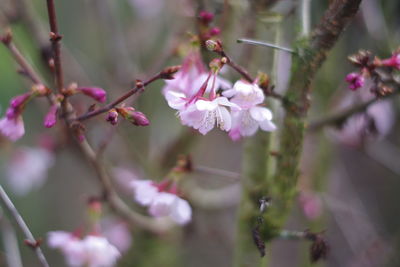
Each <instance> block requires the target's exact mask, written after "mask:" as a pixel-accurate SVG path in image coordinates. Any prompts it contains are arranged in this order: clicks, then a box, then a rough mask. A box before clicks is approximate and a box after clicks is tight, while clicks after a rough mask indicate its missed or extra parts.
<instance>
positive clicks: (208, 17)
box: [199, 11, 214, 24]
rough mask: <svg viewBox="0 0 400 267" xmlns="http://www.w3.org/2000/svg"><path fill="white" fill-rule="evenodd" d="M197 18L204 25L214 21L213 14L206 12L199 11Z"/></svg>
mask: <svg viewBox="0 0 400 267" xmlns="http://www.w3.org/2000/svg"><path fill="white" fill-rule="evenodd" d="M199 18H200V20H201V21H202V22H203V23H204V24H209V23H210V22H211V21H212V20H213V19H214V14H213V13H211V12H207V11H200V13H199Z"/></svg>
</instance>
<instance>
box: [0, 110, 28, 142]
mask: <svg viewBox="0 0 400 267" xmlns="http://www.w3.org/2000/svg"><path fill="white" fill-rule="evenodd" d="M0 134H2V135H3V136H5V137H6V138H8V139H10V140H11V141H14V142H15V141H17V140H18V139H20V138H21V137H22V136H23V135H24V134H25V127H24V121H23V120H22V116H19V115H17V116H15V117H14V116H13V117H12V118H9V117H8V116H6V117H3V118H2V119H1V120H0Z"/></svg>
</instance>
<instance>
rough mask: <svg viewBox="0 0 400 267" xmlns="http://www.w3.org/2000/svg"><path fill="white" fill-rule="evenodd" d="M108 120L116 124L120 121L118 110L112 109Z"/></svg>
mask: <svg viewBox="0 0 400 267" xmlns="http://www.w3.org/2000/svg"><path fill="white" fill-rule="evenodd" d="M106 121H108V122H110V123H111V124H112V125H116V124H117V122H118V112H117V111H116V110H115V109H112V110H110V111H109V112H108V115H107V118H106Z"/></svg>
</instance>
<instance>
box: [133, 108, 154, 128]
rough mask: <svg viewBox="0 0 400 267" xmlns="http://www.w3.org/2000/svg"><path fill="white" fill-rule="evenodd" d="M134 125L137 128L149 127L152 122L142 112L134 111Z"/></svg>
mask: <svg viewBox="0 0 400 267" xmlns="http://www.w3.org/2000/svg"><path fill="white" fill-rule="evenodd" d="M132 123H133V124H135V125H137V126H147V125H149V124H150V121H149V120H148V119H147V117H146V115H144V114H143V113H142V112H140V111H134V112H132Z"/></svg>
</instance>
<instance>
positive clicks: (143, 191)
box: [131, 180, 159, 206]
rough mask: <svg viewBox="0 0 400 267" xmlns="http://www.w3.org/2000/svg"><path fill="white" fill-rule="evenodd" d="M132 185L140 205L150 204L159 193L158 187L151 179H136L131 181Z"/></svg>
mask: <svg viewBox="0 0 400 267" xmlns="http://www.w3.org/2000/svg"><path fill="white" fill-rule="evenodd" d="M131 186H132V187H133V189H134V191H135V200H136V202H138V203H139V204H140V205H143V206H148V205H150V204H151V203H152V202H153V200H154V198H155V197H157V195H158V194H159V192H158V189H157V187H155V186H154V185H153V181H150V180H136V181H132V182H131Z"/></svg>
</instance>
